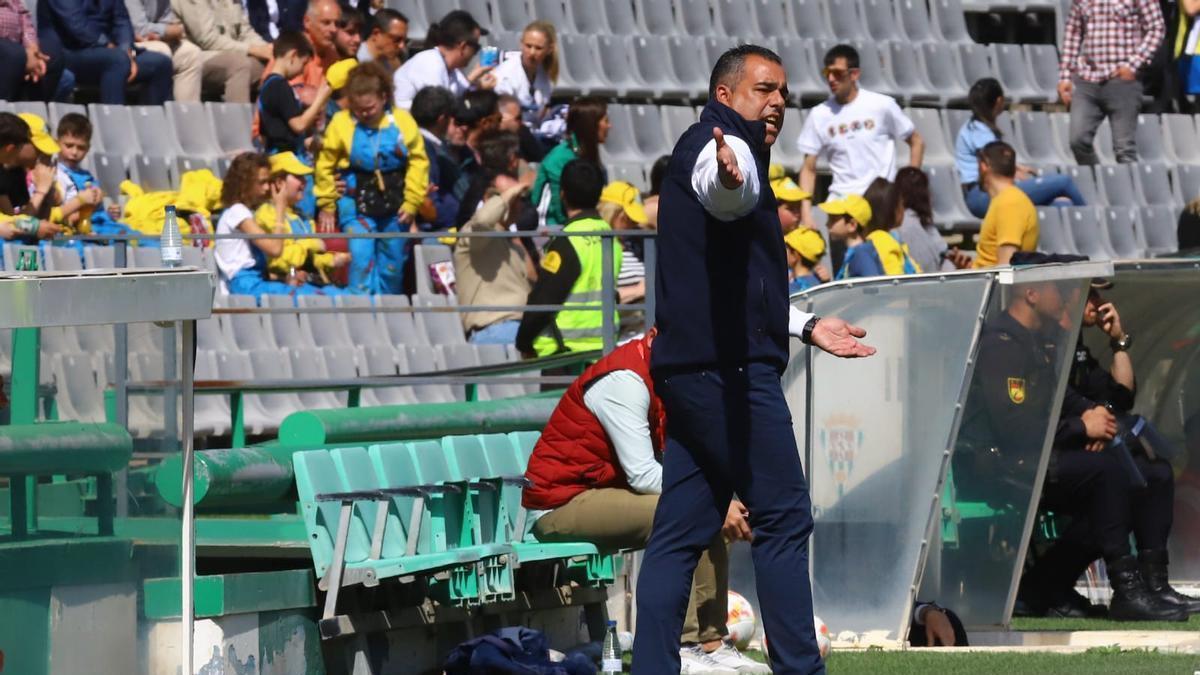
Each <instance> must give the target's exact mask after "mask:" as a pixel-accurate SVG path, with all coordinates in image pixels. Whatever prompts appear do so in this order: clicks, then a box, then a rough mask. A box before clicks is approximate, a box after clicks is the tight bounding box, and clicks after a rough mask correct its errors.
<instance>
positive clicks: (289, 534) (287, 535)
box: [0, 514, 308, 672]
mask: <svg viewBox="0 0 1200 675" xmlns="http://www.w3.org/2000/svg"><path fill="white" fill-rule="evenodd" d="M38 524H39V526H40V527H41V530H42V531H43V533H50V532H52V533H54V534H56V535H62V536H65V537H67V536H85V535H95V534H97V533H98V531H97V525H96V519H95V518H87V517H73V516H60V517H47V516H43V517H42V518H41V520H39V521H38ZM6 527H8V520H7V519H6V518H0V530H2V529H4V528H6ZM114 532H115V534H116V536H118V537H124V538H128V539H133V540H135V541H137V543H138V544H139V545H178V542H179V518H178V517H175V518H172V517H161V516H159V517H152V518H117V519H115V521H114ZM307 537H308V535H307V534H306V533H305V530H304V522H303V521H302V520H301V519H300V517H299V516H297V515H295V514H289V515H278V514H276V515H270V516H227V517H212V516H205V517H201V518H196V546H197V547H198V548H200V549H201V550H203V549H205V548H208V547H220V548H226V549H243V548H245V549H252V548H253V549H274V550H275V553H276V554H278V553H282V552H283V550H284V549H290V548H297V549H305V550H307V549H308V540H307ZM3 546H4V545H3V544H0V550H2V549H3ZM0 672H2V671H0Z"/></svg>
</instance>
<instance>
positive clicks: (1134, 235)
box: [1104, 206, 1146, 260]
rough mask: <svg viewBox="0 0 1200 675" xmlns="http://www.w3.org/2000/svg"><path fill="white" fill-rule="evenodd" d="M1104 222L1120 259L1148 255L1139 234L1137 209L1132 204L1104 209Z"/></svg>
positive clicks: (1135, 258) (1133, 258)
mask: <svg viewBox="0 0 1200 675" xmlns="http://www.w3.org/2000/svg"><path fill="white" fill-rule="evenodd" d="M1104 224H1105V225H1106V226H1107V228H1108V240H1109V242H1110V243H1111V244H1112V249H1113V252H1114V253H1116V257H1117V259H1118V260H1137V259H1141V258H1144V257H1146V251H1145V246H1143V245H1142V244H1141V242H1140V239H1141V237H1140V236H1139V234H1138V228H1139V224H1138V222H1137V209H1136V208H1134V207H1130V206H1122V207H1109V208H1107V209H1104Z"/></svg>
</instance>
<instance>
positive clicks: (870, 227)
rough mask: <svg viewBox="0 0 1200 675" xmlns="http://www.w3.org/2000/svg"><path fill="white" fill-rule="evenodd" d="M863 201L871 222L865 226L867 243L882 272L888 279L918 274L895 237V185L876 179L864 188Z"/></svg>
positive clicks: (897, 215) (898, 221)
mask: <svg viewBox="0 0 1200 675" xmlns="http://www.w3.org/2000/svg"><path fill="white" fill-rule="evenodd" d="M863 199H865V200H867V203H868V204H870V205H871V221H870V222H869V223H867V243H868V244H870V245H871V246H872V247H874V249H875V253H876V254H877V255H878V256H879V262H880V263H881V264H882V265H883V273H884V274H886V275H888V276H899V275H902V274H920V272H921V268H920V267H919V266H918V265H917V264H916V263H915V262H913V259H912V256H910V255H909V254H908V249H907V248H906V247H905V246H904V244H903V243H902V242H901V241H900V238H899V237H898V236H896V234H895V229H896V228H897V227H899V225H900V211H899V208H898V205H897V203H896V202H897V199H898V197H897V195H896V190H895V186H894V185H892V183H891V181H888V180H886V179H883V178H876V179H875V180H873V181H871V184H870V185H868V186H867V191H866V192H864V193H863Z"/></svg>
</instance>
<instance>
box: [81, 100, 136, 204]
mask: <svg viewBox="0 0 1200 675" xmlns="http://www.w3.org/2000/svg"><path fill="white" fill-rule="evenodd" d="M88 118H89V119H90V120H91V122H92V127H93V128H94V129H95V133H94V134H93V135H94V136H99V137H100V139H101V141H100V142H101V143H102V144H103V145H104V147H105V149H106V150H107V151H108V152H109V153H110V154H116V155H120V156H122V157H125V158H130V157H135V156H137V155H138V154H140V153H141V151H142V149H141V146H140V145H139V144H138V136H137V130H136V129H134V127H133V117H132V116H131V115H130V114H129V108H128V107H126V106H123V105H106V104H103V103H93V104H92V105H91V106H90V107H89V108H88ZM113 194H114V195H115V194H117V193H113Z"/></svg>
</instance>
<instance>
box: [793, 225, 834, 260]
mask: <svg viewBox="0 0 1200 675" xmlns="http://www.w3.org/2000/svg"><path fill="white" fill-rule="evenodd" d="M783 241H784V243H786V244H787V245H788V246H790V247H791V248H792V250H793V251H795V252H796V253H799V254H800V257H802V258H804V259H805V260H809V261H812V262H816V261H818V260H820V259H821V256H823V255H825V239H824V238H822V237H821V233H820V232H817V231H816V230H814V229H812V228H808V227H797V228H796V229H794V230H792V231H791V232H788V233H787V234H785V235H783Z"/></svg>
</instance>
